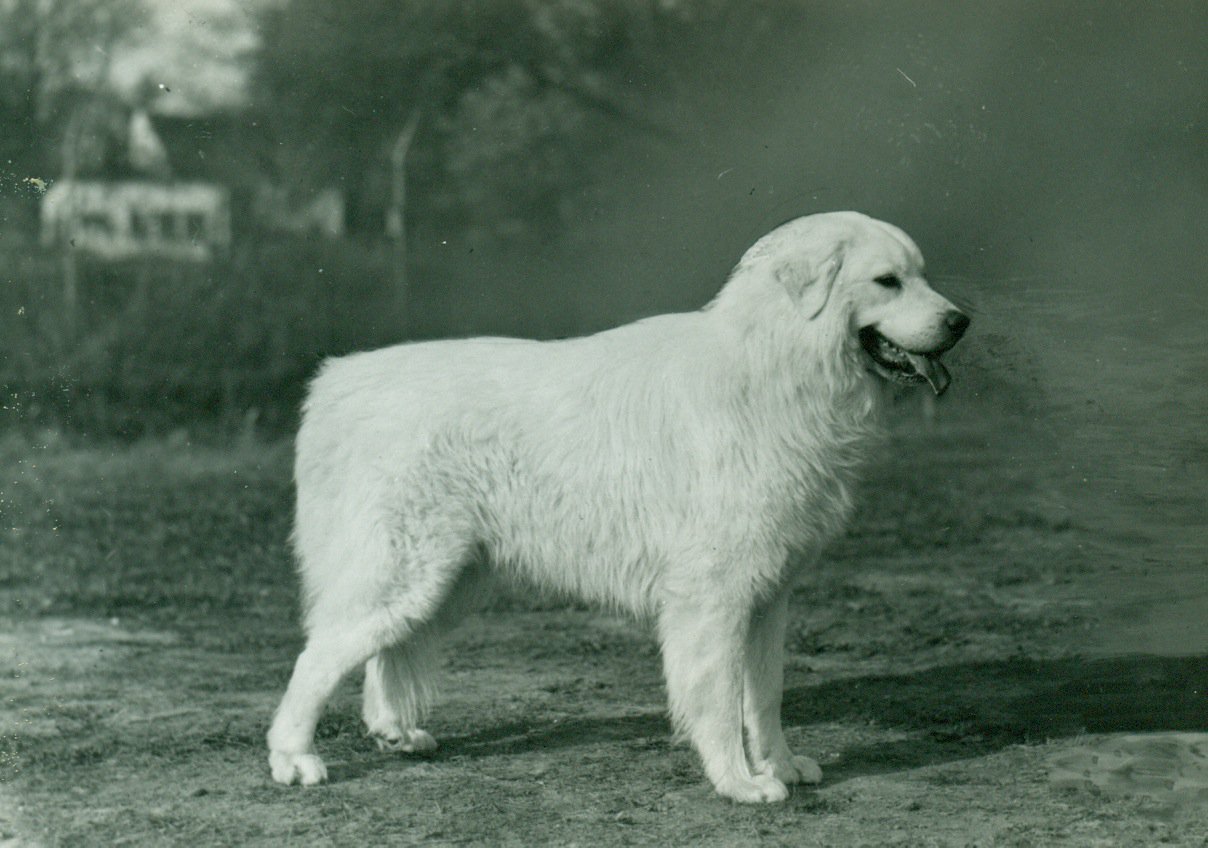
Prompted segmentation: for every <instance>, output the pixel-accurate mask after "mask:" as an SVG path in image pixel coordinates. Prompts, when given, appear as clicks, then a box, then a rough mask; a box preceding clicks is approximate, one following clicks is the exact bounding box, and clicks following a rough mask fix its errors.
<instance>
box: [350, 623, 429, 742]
mask: <svg viewBox="0 0 1208 848" xmlns="http://www.w3.org/2000/svg"><path fill="white" fill-rule="evenodd" d="M425 630H426V628H425ZM425 630H421V631H420V632H418V633H416V634H414V635H412V636H411V637H410V638H408V639H406V640H405V641H403V642H400V643H398V644H395V645H390V646H388V647H385V648H383V649H382V650H380V651H378V652H377V654H376V655H374V656H373V657H371V658H370V659H369V662H367V663H365V689H364V703H363V711H362V716H363V717H364V719H365V727H366V729H367V730H368V732H369V735H370V736H372V737H373V738H374V740H375V741H376V742H377V746H378V748H379V749H380V750H382V751H401V752H403V753H408V754H423V753H428V752H431V751H434V750H436V740H435V739H433V738H432V735H431V734H430V733H428V732H427V731H426V730H421V729H420V728H419V727H418V724H419V721H420V719H421V718H422V717H423V715H424V713H425V712H426V711H427V707H428V704H429V703H431V701H432V695H433V683H432V677H433V674H434V672H435V665H436V656H435V655H436V645H435V644H434V639H433V637H432V635H431V634H429V633H427V632H425Z"/></svg>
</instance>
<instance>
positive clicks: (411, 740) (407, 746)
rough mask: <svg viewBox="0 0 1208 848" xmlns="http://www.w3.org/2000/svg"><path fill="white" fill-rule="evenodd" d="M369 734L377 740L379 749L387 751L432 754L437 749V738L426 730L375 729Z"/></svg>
mask: <svg viewBox="0 0 1208 848" xmlns="http://www.w3.org/2000/svg"><path fill="white" fill-rule="evenodd" d="M369 735H370V736H372V737H373V739H374V741H375V742H377V746H378V750H379V751H383V752H386V753H403V754H431V753H432V752H433V751H435V750H436V740H435V739H433V738H432V734H431V733H429V732H428V731H426V730H419V729H416V730H390V731H386V732H377V731H374V732H372V733H370V734H369Z"/></svg>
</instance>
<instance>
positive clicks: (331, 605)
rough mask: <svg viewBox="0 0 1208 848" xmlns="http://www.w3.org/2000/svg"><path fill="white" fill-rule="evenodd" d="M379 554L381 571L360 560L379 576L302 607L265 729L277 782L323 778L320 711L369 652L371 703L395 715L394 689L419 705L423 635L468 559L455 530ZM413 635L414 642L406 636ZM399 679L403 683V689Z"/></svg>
mask: <svg viewBox="0 0 1208 848" xmlns="http://www.w3.org/2000/svg"><path fill="white" fill-rule="evenodd" d="M362 550H373V548H372V547H369V546H365V547H363V548H362ZM377 553H378V554H379V556H376V557H372V558H371V559H373V560H375V561H379V564H381V565H382V566H383V570H382V571H380V572H373V571H371V570H369V568H368V565H367V564H366V565H365V566H364V567H363V568H362V569H361V572H360V574H362V575H364V574H373V573H377V574H378V575H379V576H380V577H382V579H381V580H364V579H362V580H360V581H359V582H356V581H354V580H352V579H348V580H345V582H344V584H343V585H341V586H328V587H326V589H327V592H326V593H319V594H317V595H316V597H315V602H314V605H313V606H312V608H311V609H310V610H309V612H308V615H307V622H308V627H307V629H308V638H307V643H306V648H305V650H303V651H302V653H301V655H299V657H298V661H297V664H296V665H295V667H294V673H293V677H291V678H290V682H289V687H288V688H287V689H286V692H285V697H284V698H283V699H282V700H281V706H279V707H278V708H277V714H276V717H275V718H274V719H273V724H272V727H271V728H270V730H269V733H268V745H269V764H270V765H271V766H272V770H273V779H274V780H276V781H278V782H279V783H286V784H288V783H293V782H295V781H297V782H300V783H303V784H313V783H320V782H322V781H323V780H325V779H326V777H327V771H326V768H325V767H324V766H323V762H322V760H320V759H319V757H318V755H317V754H316V753H315V752H314V731H315V726H316V724H317V723H318V720H319V714H320V713H321V712H322V709H323V705H324V704H325V703H326V702H327V699H328V698H329V697H330V696H331V693H332V692H333V691H334V689H335V687H336V685H337V684H338V683H339V682H340V680H341V679H342V678H343V677H344V676H345V675H346V674H348V673H349V672H350V671H352V670H353V669H354V668H356V667H357V666H359V665H362V664H367V663H369V662H370V660H371V658H372V659H373V663H374V666H375V669H376V670H375V677H374V683H372V684H370V687H371V690H372V691H371V692H369V693H368V694H370V695H371V703H373V704H374V707H375V709H376V708H377V707H379V706H381V705H382V704H383V703H386V702H387V701H389V702H390V703H391V704H392V706H391V707H390V709H391V710H393V711H394V713H395V715H396V716H398V715H399V709H400V706H399V705H400V703H403V701H401V700H400V697H399V692H400V691H406V692H407V693H408V694H407V696H406V698H407V699H409V700H406V703H409V704H411V707H410V708H409V709H411V711H412V712H418V707H419V706H420V705H421V701H422V698H421V697H420V696H421V695H422V691H421V690H420V688H418V686H417V683H418V681H425V682H426V681H427V680H428V676H427V674H426V671H423V672H421V673H419V674H416V672H420V670H421V669H426V667H427V665H430V661H429V660H430V654H429V653H427V652H429V651H430V646H431V643H430V641H429V640H428V639H426V638H425V636H424V634H425V632H426V630H427V628H428V627H429V623H430V622H431V621H432V619H433V617H434V616H435V615H436V613H437V611H438V610H439V609H440V608H441V606H442V604H443V603H444V601H445V600H446V599H447V597H448V595H449V590H450V589H451V588H452V587H453V586H454V585H455V584H456V583H457V582H458V577H459V575H460V572H461V571H462V570H463V568H464V566H465V565H466V563H467V556H466V544H465V541H464V539H463V538H461V537H458V538H444V537H442V538H436V537H420V538H419V539H417V540H413V541H412V542H411V543H409V544H407V545H406V546H395V547H393V548H391V547H390V546H385V547H383V548H381V549H380V550H378V551H377ZM390 562H393V563H395V564H393V565H390V564H389V563H390ZM354 586H355V589H353V588H352V587H354ZM339 589H343V590H345V591H343V592H340V591H338V590H339ZM412 638H415V639H416V641H415V642H414V643H410V642H409V641H408V640H410V639H412ZM396 646H397V647H396ZM383 652H384V655H383V656H379V654H380V653H383ZM403 682H405V685H406V686H407V687H409V688H407V689H406V690H403V688H402V687H403ZM379 684H380V685H379ZM367 711H368V708H367ZM371 717H372V718H374V719H375V726H381V722H380V721H378V719H379V718H380V711H378V712H374V713H373V714H372V716H371ZM396 723H397V722H396ZM408 724H409V726H404V727H403V729H404V730H413V729H415V728H414V718H410V719H409V720H408ZM424 735H425V736H426V734H424ZM430 739H431V737H428V741H430ZM424 741H425V740H423V739H422V737H420V736H418V735H417V737H416V739H415V740H413V742H412V744H414V745H418V746H422V743H423V742H424Z"/></svg>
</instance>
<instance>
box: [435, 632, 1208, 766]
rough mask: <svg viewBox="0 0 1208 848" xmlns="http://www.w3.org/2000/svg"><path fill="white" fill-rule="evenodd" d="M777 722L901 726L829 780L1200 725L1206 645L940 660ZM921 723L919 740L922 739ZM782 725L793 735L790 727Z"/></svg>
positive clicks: (623, 736) (446, 744)
mask: <svg viewBox="0 0 1208 848" xmlns="http://www.w3.org/2000/svg"><path fill="white" fill-rule="evenodd" d="M783 715H784V723H785V726H786V727H788V728H798V729H800V728H808V727H809V726H811V725H815V724H820V723H829V722H845V723H853V722H856V723H869V722H872V723H875V724H876V726H878V727H880V728H885V729H898V730H902V731H907V732H909V733H910V738H907V739H903V740H901V741H898V742H890V743H884V742H877V743H875V744H867V745H857V746H855V747H849V748H846V749H843V750H840V751H839V752H838V756H837V757H835V758H833V759H832V760H830V761H828V762H827V763H826V773H827V779H828V782H830V781H832V780H842V779H847V778H851V777H856V776H859V775H867V774H877V773H884V772H891V771H899V770H905V769H911V768H917V767H920V766H926V765H934V764H939V763H943V762H950V761H953V760H960V759H966V758H970V757H976V756H982V755H984V754H987V753H991V752H993V751H995V750H999V749H1001V748H1004V747H1006V746H1008V745H1014V744H1018V743H1021V742H1036V741H1044V740H1047V739H1053V738H1061V737H1068V736H1074V735H1077V734H1080V733H1084V732H1085V733H1114V732H1144V731H1159V730H1166V731H1172V730H1203V729H1205V728H1208V656H1199V657H1175V658H1171V657H1155V656H1148V655H1138V656H1123V657H1115V658H1108V659H1078V658H1071V659H1060V660H1037V661H1033V660H1026V659H1019V660H1010V661H1002V662H986V663H977V664H965V665H953V666H938V667H934V668H929V669H926V670H924V671H919V672H916V673H912V674H904V675H895V676H877V677H864V678H855V679H848V680H842V681H836V682H831V683H824V684H820V685H817V686H798V687H794V688H790V689H789V690H787V691H786V692H785V698H784V712H783ZM920 734H923V736H924V737H925V739H926V740H927V744H920V742H919V735H920ZM790 735H791V734H790ZM670 741H671V728H670V724H669V722H668V720H667V718H666V716H665V714H664V713H662V712H659V711H654V710H651V711H648V712H644V713H641V714H637V715H624V716H591V717H584V718H573V719H563V720H561V721H558V722H556V723H542V722H537V721H533V722H524V721H519V722H510V723H508V724H503V725H495V726H492V727H489V728H484V729H482V730H480V731H477V732H473V733H468V734H463V735H454V736H449V737H446V738H445V739H444V740H442V748H441V750H440V751H439V752H438V753H437V755H436V757H437V759H444V758H447V757H449V758H452V757H471V758H474V757H488V756H495V755H501V754H523V753H529V752H550V751H555V750H560V749H568V748H574V747H580V746H586V745H596V744H600V743H621V744H627V745H629V746H631V747H638V748H641V749H648V750H652V751H659V750H663V751H665V750H666V749H667V748H668V747H669V745H670Z"/></svg>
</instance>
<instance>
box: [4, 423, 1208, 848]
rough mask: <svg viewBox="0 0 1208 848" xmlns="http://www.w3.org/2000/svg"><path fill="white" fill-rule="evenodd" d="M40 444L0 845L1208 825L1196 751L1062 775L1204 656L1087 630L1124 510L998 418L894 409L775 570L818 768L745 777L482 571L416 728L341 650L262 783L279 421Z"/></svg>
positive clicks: (656, 838) (1038, 837) (787, 837)
mask: <svg viewBox="0 0 1208 848" xmlns="http://www.w3.org/2000/svg"><path fill="white" fill-rule="evenodd" d="M943 411H944V412H945V413H946V412H947V410H943ZM44 441H45V440H43V442H44ZM43 442H40V443H38V444H30V443H29V442H27V441H17V440H13V441H11V442H9V443H7V444H5V445H3V446H2V447H0V463H2V464H0V475H2V476H0V512H2V517H3V522H2V524H0V614H2V616H3V618H2V619H0V625H2V627H0V674H2V675H3V680H4V684H3V689H2V698H3V701H2V703H3V707H2V709H0V845H4V846H10V845H64V846H67V845H70V846H77V845H122V844H129V845H157V844H162V845H258V844H263V845H278V844H299V843H303V842H305V843H307V844H319V845H324V844H330V845H357V844H400V845H402V844H426V845H440V844H483V845H534V844H556V845H591V846H611V845H647V844H649V845H734V844H766V845H794V846H808V845H912V846H913V845H938V846H949V845H952V846H956V845H960V846H964V845H1020V846H1032V845H1078V846H1082V845H1148V844H1172V845H1208V836H1206V834H1208V791H1201V789H1200V788H1199V787H1200V784H1198V783H1197V782H1196V780H1198V779H1199V778H1198V777H1196V776H1195V775H1191V777H1190V778H1187V777H1186V776H1185V779H1183V782H1182V783H1179V784H1178V785H1177V786H1176V783H1177V782H1178V779H1179V778H1178V776H1177V775H1175V776H1173V777H1172V776H1170V775H1163V774H1157V775H1156V776H1155V779H1154V780H1151V781H1149V783H1145V784H1144V785H1142V783H1139V782H1137V781H1135V780H1134V781H1131V782H1130V781H1128V780H1118V781H1116V782H1115V783H1110V782H1108V783H1105V782H1102V781H1101V782H1100V784H1101V785H1096V783H1095V781H1094V780H1092V779H1091V777H1093V775H1092V776H1088V778H1087V780H1085V781H1082V782H1080V781H1079V780H1078V779H1076V778H1077V774H1076V773H1075V779H1074V780H1072V781H1071V780H1069V779H1068V778H1069V772H1068V769H1067V772H1066V774H1065V777H1066V778H1067V779H1066V780H1064V781H1056V782H1055V781H1054V780H1053V776H1054V774H1055V766H1054V763H1058V764H1060V763H1065V764H1066V765H1069V764H1071V763H1073V764H1074V765H1075V766H1077V768H1081V766H1080V765H1078V764H1079V763H1081V762H1083V760H1079V759H1078V757H1079V756H1083V755H1082V754H1080V753H1079V752H1084V751H1092V753H1090V754H1086V755H1085V757H1084V759H1085V761H1086V762H1091V760H1092V759H1094V758H1095V757H1097V756H1098V755H1096V754H1094V753H1093V749H1094V746H1096V745H1097V744H1100V743H1102V742H1103V741H1104V740H1111V739H1114V738H1115V735H1117V734H1137V733H1152V732H1167V731H1184V732H1186V733H1189V734H1190V733H1195V732H1199V731H1204V730H1205V729H1208V695H1206V694H1205V693H1206V692H1208V661H1206V658H1205V657H1204V656H1203V655H1202V654H1201V655H1197V654H1195V653H1193V654H1192V655H1190V656H1161V655H1155V654H1146V653H1127V652H1126V653H1119V652H1115V653H1111V654H1106V653H1105V652H1102V651H1094V650H1091V649H1089V648H1088V647H1087V641H1088V640H1087V636H1088V634H1093V633H1095V632H1096V628H1100V627H1102V621H1103V620H1104V619H1103V611H1104V607H1105V603H1106V601H1105V595H1104V591H1103V586H1104V585H1105V582H1104V576H1103V574H1102V573H1101V570H1100V569H1101V563H1100V562H1099V561H1098V560H1097V559H1096V558H1095V557H1090V556H1088V555H1087V554H1086V551H1087V550H1089V549H1091V548H1090V542H1092V541H1094V542H1095V543H1096V544H1097V545H1098V546H1099V547H1098V548H1097V549H1101V546H1102V545H1103V544H1105V543H1110V544H1115V545H1117V547H1118V550H1119V552H1120V554H1121V556H1122V557H1123V558H1125V559H1127V557H1128V556H1129V555H1130V553H1129V549H1128V545H1129V541H1128V539H1127V537H1126V534H1124V535H1121V536H1120V538H1118V539H1116V538H1114V537H1110V536H1106V537H1105V536H1104V534H1103V531H1102V530H1101V529H1098V528H1089V527H1087V526H1084V525H1083V524H1082V523H1080V520H1079V518H1078V514H1077V511H1075V510H1071V509H1070V508H1069V505H1068V499H1067V496H1066V495H1065V494H1063V492H1062V491H1061V488H1060V485H1059V481H1057V480H1056V479H1054V478H1052V477H1051V476H1049V472H1048V471H1047V470H1046V469H1048V468H1050V467H1051V466H1052V464H1051V463H1045V462H1036V461H1032V459H1033V458H1032V457H1030V456H1029V455H1028V454H1027V453H1026V452H1024V451H1025V449H1024V447H1022V446H1024V445H1036V444H1037V442H1036V440H1035V439H1032V438H1031V437H1030V436H1027V435H1026V434H1022V433H1021V431H1020V430H1019V426H1018V422H1014V421H1004V420H1003V419H1002V418H998V419H996V418H995V417H994V416H986V415H978V416H974V415H972V414H970V415H968V416H966V417H965V418H963V419H952V420H949V419H947V418H945V419H943V420H942V421H941V423H940V425H938V427H936V428H935V429H930V430H929V429H925V428H922V427H918V426H915V425H913V424H910V425H904V426H902V427H900V428H899V432H897V433H895V436H894V448H895V449H894V450H892V451H891V452H889V454H888V455H887V458H886V460H885V461H884V462H883V463H882V464H881V465H880V466H879V467H878V469H877V470H876V472H875V474H873V475H872V477H871V479H870V481H869V486H868V490H867V496H866V498H865V501H864V506H863V508H862V510H861V512H860V516H859V519H858V520H857V522H856V523H855V524H854V526H853V527H852V528H851V531H850V532H849V533H848V535H847V536H846V537H845V538H844V539H842V540H841V541H839V542H838V543H837V544H836V545H835V546H834V549H833V550H832V551H831V554H830V555H829V556H828V557H827V558H826V559H825V561H824V562H822V563H820V565H819V567H818V569H817V570H816V571H815V572H814V573H813V575H812V576H811V578H810V579H809V580H808V581H807V583H806V584H805V585H803V586H802V587H801V588H800V589H799V591H798V592H797V593H796V595H795V598H794V604H793V618H792V623H791V626H790V630H791V632H790V636H789V652H790V659H789V667H788V670H787V675H786V678H787V679H786V688H787V692H786V698H785V720H786V726H787V728H788V733H789V737H790V741H791V743H793V744H794V746H795V747H796V748H798V749H799V750H801V751H802V752H808V753H810V754H812V755H814V756H816V757H818V758H819V759H820V761H821V762H822V765H823V768H824V771H825V779H824V782H823V784H822V785H821V786H820V787H817V788H798V789H796V790H794V792H793V793H792V795H791V797H790V799H789V800H788V801H787V802H786V803H785V804H782V805H777V806H766V807H745V806H739V805H735V804H731V803H728V802H725V801H723V800H721V799H719V798H717V797H716V796H715V795H713V794H712V792H711V791H710V789H709V787H708V786H707V784H706V782H705V779H704V777H703V774H702V773H701V770H700V767H699V765H698V763H697V761H696V757H695V755H694V754H693V753H692V752H691V751H690V750H689V749H688V748H686V747H683V746H679V745H675V744H672V742H671V738H670V729H669V726H668V723H667V720H666V717H665V713H664V699H663V691H662V684H661V680H660V677H659V665H658V656H657V651H656V646H655V643H654V641H653V639H652V637H651V634H650V631H649V629H648V628H647V627H645V626H643V625H640V624H634V623H632V622H629V621H625V620H622V619H617V618H613V617H610V616H607V615H604V614H602V613H599V612H597V611H593V610H589V609H586V608H581V607H578V606H575V605H568V604H566V603H563V602H560V601H558V600H557V599H534V598H532V597H529V596H527V595H526V594H525V593H523V592H517V591H502V590H501V593H500V595H499V597H498V599H497V601H496V602H495V603H494V604H493V605H492V606H491V608H490V609H488V610H486V611H484V613H483V614H482V615H480V616H479V617H477V618H476V619H475V620H473V621H471V622H469V623H468V624H467V626H466V627H465V628H464V629H463V630H462V631H461V632H460V634H459V636H458V637H457V639H456V641H455V642H454V643H453V644H452V645H450V649H449V651H448V654H447V666H446V667H447V673H446V675H445V679H444V687H443V696H442V698H441V700H440V702H439V705H438V707H437V709H436V711H435V713H434V715H433V716H432V717H431V720H430V721H429V722H428V725H427V726H428V729H429V730H431V731H432V732H433V733H434V734H435V735H436V736H437V738H438V739H439V740H440V742H441V747H440V750H439V751H437V752H436V754H435V755H433V756H432V757H429V758H422V759H421V758H414V757H407V756H405V755H401V756H400V755H386V754H381V753H379V752H378V751H377V750H376V748H375V746H374V745H373V744H372V742H371V741H370V740H368V739H366V738H365V737H364V736H363V733H362V728H361V726H360V721H359V703H358V695H359V687H360V681H359V680H350V681H348V682H346V683H345V684H344V686H343V687H342V689H341V690H340V692H339V693H338V695H337V697H336V698H335V699H334V701H333V703H332V705H331V706H330V708H329V709H328V711H327V713H326V716H325V718H324V720H323V721H322V723H321V724H320V727H319V745H320V748H321V751H322V753H323V754H324V756H325V758H326V760H327V762H328V765H329V767H330V771H331V778H332V780H331V782H330V783H329V784H327V785H325V786H321V787H313V788H306V789H302V788H299V787H289V788H287V787H281V786H277V785H275V784H273V783H272V782H271V780H270V779H269V776H268V770H267V765H266V762H265V751H264V745H263V734H264V731H265V729H266V727H267V723H268V720H269V717H270V715H271V712H272V710H273V708H274V707H275V705H276V701H277V699H278V697H279V695H280V693H281V691H282V688H283V687H284V685H285V682H286V680H287V677H288V674H289V670H290V667H291V664H292V661H293V659H294V656H295V655H296V652H297V650H298V649H299V647H300V636H299V632H298V629H297V624H296V615H295V609H294V604H295V584H294V580H293V576H292V572H291V565H290V562H289V557H288V554H287V550H286V547H285V539H286V533H287V529H288V517H289V502H290V486H289V446H288V445H274V446H264V445H260V444H255V443H249V444H242V445H227V446H223V447H222V448H216V447H197V446H190V445H188V444H186V441H185V440H184V439H183V438H178V439H167V440H160V441H156V442H148V443H144V444H139V445H134V446H125V447H115V448H102V447H95V446H72V445H68V444H62V443H59V444H53V443H51V444H46V443H43ZM1092 533H1093V535H1095V537H1096V538H1095V539H1093V540H1092V539H1090V538H1089V536H1090V535H1092ZM1175 653H1177V652H1175ZM1145 738H1150V737H1145ZM1185 738H1187V739H1190V740H1191V741H1190V743H1189V744H1191V745H1192V746H1194V745H1195V744H1198V742H1197V740H1198V739H1199V736H1187V737H1185ZM1188 750H1192V751H1193V755H1189V756H1192V759H1191V760H1188V759H1187V758H1186V757H1184V760H1183V761H1184V762H1193V760H1194V757H1195V756H1198V754H1195V753H1194V750H1193V749H1192V748H1189V749H1188ZM1195 750H1198V749H1195ZM1203 750H1204V752H1206V753H1208V748H1204V749H1203ZM1071 757H1073V759H1071ZM1063 758H1064V759H1063ZM1100 759H1102V758H1100ZM1096 761H1099V760H1096ZM1146 762H1148V763H1149V768H1150V769H1151V771H1152V769H1153V768H1155V766H1153V763H1154V762H1156V760H1153V759H1152V758H1150V760H1146ZM1193 766H1194V763H1193ZM1189 768H1190V767H1189ZM1088 774H1089V773H1088ZM1187 774H1191V773H1190V772H1188V773H1187ZM1151 776H1153V775H1151ZM1146 787H1148V789H1147V788H1146ZM1154 787H1156V789H1154Z"/></svg>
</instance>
